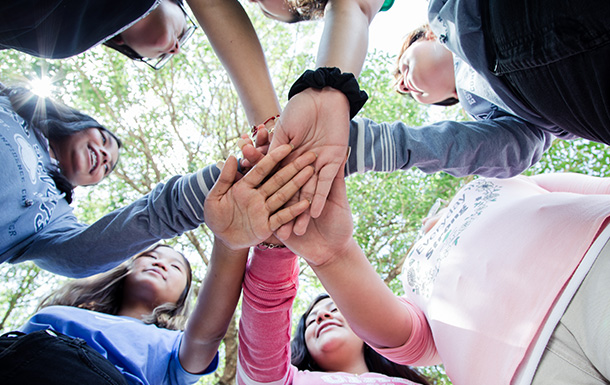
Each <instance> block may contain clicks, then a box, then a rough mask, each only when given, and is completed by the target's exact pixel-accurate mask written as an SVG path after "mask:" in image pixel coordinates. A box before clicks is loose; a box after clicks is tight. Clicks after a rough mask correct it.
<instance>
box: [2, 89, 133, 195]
mask: <svg viewBox="0 0 610 385" xmlns="http://www.w3.org/2000/svg"><path fill="white" fill-rule="evenodd" d="M0 95H4V96H7V97H8V98H9V100H10V102H11V105H12V107H13V110H14V111H15V112H16V113H17V114H19V116H21V117H22V118H23V119H24V120H25V121H26V122H27V123H28V127H29V128H30V129H32V131H33V132H34V134H35V135H36V137H37V138H38V140H39V141H40V142H41V143H45V141H46V140H47V139H48V140H49V142H55V141H61V140H63V139H65V138H67V137H69V136H71V135H74V134H76V133H77V132H80V131H83V130H86V129H88V128H98V129H101V130H103V131H105V132H107V133H108V134H109V135H110V136H112V137H113V138H114V139H115V140H116V142H117V145H118V147H119V148H121V147H122V146H123V144H122V143H121V140H120V139H119V138H117V137H116V135H114V134H113V133H112V132H111V131H109V130H108V129H107V128H106V127H104V126H102V125H101V124H99V123H98V122H97V121H96V120H95V119H93V118H92V117H90V116H89V115H85V114H83V113H81V112H79V111H77V110H75V109H73V108H70V107H68V106H66V105H64V104H62V103H59V102H57V101H54V100H52V99H49V98H43V97H40V96H38V95H36V94H34V93H33V92H31V91H29V90H27V89H26V88H23V87H5V86H4V85H2V84H0ZM47 171H48V172H49V175H50V176H51V177H52V178H53V181H55V185H56V187H57V189H58V190H59V191H60V192H62V193H64V194H65V199H66V201H67V202H68V203H71V202H72V193H73V190H74V186H73V185H72V184H71V183H70V181H68V179H67V178H66V177H65V176H64V175H63V174H62V173H61V170H60V168H59V167H57V166H51V168H50V169H49V170H47Z"/></svg>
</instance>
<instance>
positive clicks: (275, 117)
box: [251, 114, 280, 138]
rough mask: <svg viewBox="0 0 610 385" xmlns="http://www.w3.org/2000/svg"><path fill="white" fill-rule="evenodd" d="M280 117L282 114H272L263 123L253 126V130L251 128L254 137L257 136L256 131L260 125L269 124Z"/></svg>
mask: <svg viewBox="0 0 610 385" xmlns="http://www.w3.org/2000/svg"><path fill="white" fill-rule="evenodd" d="M279 117H280V114H277V115H275V116H272V117H270V118H269V119H267V120H265V121H264V122H263V123H261V124H259V125H256V126H252V130H251V131H252V137H253V138H254V137H256V133H257V132H258V129H259V127H260V126H263V127H264V126H266V125H267V123H269V122H273V121H274V120H276V119H278V118H279Z"/></svg>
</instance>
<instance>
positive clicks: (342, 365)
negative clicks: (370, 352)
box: [324, 354, 369, 374]
mask: <svg viewBox="0 0 610 385" xmlns="http://www.w3.org/2000/svg"><path fill="white" fill-rule="evenodd" d="M324 369H325V371H327V372H345V373H352V374H364V373H368V372H369V368H368V367H367V366H366V362H365V361H364V354H358V355H357V356H353V355H352V356H348V357H345V356H343V357H341V358H340V359H337V360H333V359H332V358H330V357H327V359H326V362H325V365H324Z"/></svg>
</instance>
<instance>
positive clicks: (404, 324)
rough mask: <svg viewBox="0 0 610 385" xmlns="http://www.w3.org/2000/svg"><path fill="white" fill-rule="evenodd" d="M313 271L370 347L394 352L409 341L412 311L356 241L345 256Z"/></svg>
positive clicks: (343, 254) (352, 242) (353, 328)
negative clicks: (393, 349)
mask: <svg viewBox="0 0 610 385" xmlns="http://www.w3.org/2000/svg"><path fill="white" fill-rule="evenodd" d="M312 269H313V271H314V272H315V273H316V275H317V276H318V278H319V279H320V282H322V284H323V285H324V288H325V289H326V290H327V291H328V293H329V294H330V296H331V297H332V298H333V301H334V302H335V303H336V304H337V306H338V308H339V309H340V310H341V313H342V314H343V315H344V316H345V318H346V319H347V320H348V322H349V324H350V327H351V328H352V330H354V332H355V333H356V334H357V335H358V336H359V337H360V338H362V339H363V340H364V341H366V342H367V343H368V344H369V345H371V346H373V347H377V348H393V347H398V346H402V345H403V344H404V343H405V342H406V341H407V340H408V339H409V337H410V335H411V330H412V327H413V320H412V317H411V315H410V313H409V311H408V310H407V309H406V308H405V307H404V305H403V304H402V303H401V302H400V300H399V298H398V297H397V296H396V295H395V294H394V293H392V291H391V290H390V289H389V288H388V287H387V286H386V284H385V283H384V282H383V280H382V279H381V277H379V275H378V274H377V272H376V271H375V269H374V268H373V266H371V264H370V263H369V261H368V260H367V259H366V257H365V255H364V253H363V251H362V249H361V248H360V247H359V246H358V244H357V243H356V241H355V240H353V239H352V241H351V242H350V244H349V245H348V247H347V248H346V250H345V252H343V253H341V254H339V255H335V257H334V258H332V259H330V260H329V261H327V262H325V263H324V264H322V265H319V266H313V265H312ZM363 283H366V284H363Z"/></svg>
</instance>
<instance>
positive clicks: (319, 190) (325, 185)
mask: <svg viewBox="0 0 610 385" xmlns="http://www.w3.org/2000/svg"><path fill="white" fill-rule="evenodd" d="M343 164H344V163H341V164H332V163H331V164H328V165H325V166H323V167H322V168H321V169H320V171H319V172H318V181H317V182H318V183H317V185H316V192H315V195H314V196H313V199H312V201H311V209H310V213H311V216H312V218H317V217H319V216H320V214H322V210H323V209H324V205H325V204H326V198H327V197H328V193H329V192H330V188H331V186H332V185H333V181H334V179H335V177H337V175H338V174H339V172H341V173H342V170H343ZM341 177H342V176H341Z"/></svg>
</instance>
